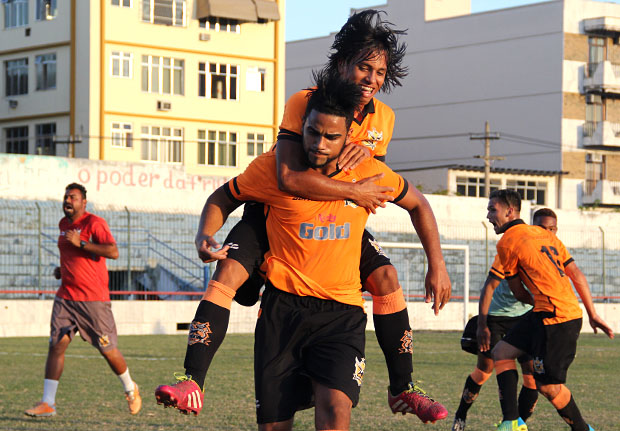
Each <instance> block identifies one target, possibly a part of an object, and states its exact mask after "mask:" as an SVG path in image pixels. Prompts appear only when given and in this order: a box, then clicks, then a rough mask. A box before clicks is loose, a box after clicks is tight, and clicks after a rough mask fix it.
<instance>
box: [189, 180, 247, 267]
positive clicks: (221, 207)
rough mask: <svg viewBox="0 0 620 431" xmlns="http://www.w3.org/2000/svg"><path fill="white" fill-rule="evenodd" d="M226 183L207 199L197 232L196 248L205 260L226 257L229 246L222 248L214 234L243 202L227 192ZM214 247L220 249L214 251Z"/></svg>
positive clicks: (200, 256) (199, 255) (209, 260)
mask: <svg viewBox="0 0 620 431" xmlns="http://www.w3.org/2000/svg"><path fill="white" fill-rule="evenodd" d="M226 187H228V184H224V185H223V186H221V187H220V188H218V189H217V190H216V191H214V192H213V193H212V194H211V196H209V198H208V199H207V202H206V203H205V206H204V207H203V209H202V214H201V215H200V222H199V224H198V232H197V233H196V240H195V244H196V250H197V251H198V257H199V258H200V260H202V261H203V262H205V263H207V262H212V261H214V260H221V259H226V256H227V250H228V248H229V247H228V246H224V247H223V248H220V247H221V246H220V244H218V242H217V241H216V240H215V238H213V235H215V234H216V233H217V231H219V230H220V228H221V227H222V226H223V225H224V223H225V222H226V220H227V219H228V216H229V215H230V213H232V212H233V211H234V210H235V209H236V208H237V207H239V206H240V205H241V202H237V201H233V200H231V199H230V197H229V196H228V194H226V189H225V188H226ZM212 248H215V249H219V250H215V251H213V250H212Z"/></svg>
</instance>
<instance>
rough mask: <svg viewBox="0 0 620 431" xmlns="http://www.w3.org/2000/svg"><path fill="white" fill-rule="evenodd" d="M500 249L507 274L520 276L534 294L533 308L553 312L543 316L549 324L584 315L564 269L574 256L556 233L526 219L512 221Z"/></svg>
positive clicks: (508, 277)
mask: <svg viewBox="0 0 620 431" xmlns="http://www.w3.org/2000/svg"><path fill="white" fill-rule="evenodd" d="M497 253H498V255H499V257H500V260H501V263H502V265H503V266H504V274H505V276H506V278H507V279H510V278H513V277H520V278H521V281H522V282H523V283H524V284H525V285H526V286H527V288H528V289H529V291H530V292H531V293H532V295H533V296H534V311H535V312H538V311H539V312H548V313H550V316H553V317H549V318H545V319H544V320H543V322H544V323H545V324H546V325H550V324H555V323H561V322H566V321H569V320H573V319H578V318H581V316H582V312H581V308H580V307H579V301H578V300H577V297H576V296H575V293H574V292H573V286H572V284H571V282H570V279H569V277H568V276H567V275H566V273H565V272H564V268H565V267H566V265H568V264H569V263H571V262H572V261H573V258H572V257H571V256H570V254H569V253H568V251H567V250H566V247H564V244H562V242H561V241H560V240H559V239H558V238H557V237H556V236H555V235H554V234H553V233H551V232H549V231H547V230H545V229H544V228H542V227H540V226H530V225H527V224H525V223H524V222H523V220H515V221H512V222H510V223H509V225H508V227H507V229H506V230H505V233H504V235H503V236H502V238H501V239H500V240H499V242H498V243H497Z"/></svg>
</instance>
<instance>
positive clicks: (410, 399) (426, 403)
mask: <svg viewBox="0 0 620 431" xmlns="http://www.w3.org/2000/svg"><path fill="white" fill-rule="evenodd" d="M388 404H389V406H390V408H391V409H392V413H394V414H396V413H398V412H400V413H402V414H406V413H413V414H415V415H416V416H417V417H419V418H420V420H421V421H422V422H424V423H427V422H432V423H435V422H436V421H438V420H440V419H445V418H446V417H447V416H448V410H446V408H445V407H444V406H443V405H441V404H440V403H438V402H437V401H435V400H433V399H432V398H431V397H429V396H428V395H426V392H425V391H424V390H423V389H422V388H420V387H419V386H418V385H416V384H414V383H409V389H407V390H404V391H402V392H401V393H400V394H398V395H396V396H392V394H391V393H390V390H389V388H388Z"/></svg>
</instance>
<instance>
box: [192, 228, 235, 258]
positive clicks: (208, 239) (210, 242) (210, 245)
mask: <svg viewBox="0 0 620 431" xmlns="http://www.w3.org/2000/svg"><path fill="white" fill-rule="evenodd" d="M229 248H230V246H228V245H225V246H224V247H222V246H221V245H220V244H219V243H218V242H217V241H216V240H215V238H213V237H212V236H208V235H201V236H199V237H196V250H197V251H198V258H199V259H200V260H202V261H203V262H204V263H209V262H213V261H214V260H223V259H226V256H228V249H229ZM212 249H216V250H215V251H213V250H212Z"/></svg>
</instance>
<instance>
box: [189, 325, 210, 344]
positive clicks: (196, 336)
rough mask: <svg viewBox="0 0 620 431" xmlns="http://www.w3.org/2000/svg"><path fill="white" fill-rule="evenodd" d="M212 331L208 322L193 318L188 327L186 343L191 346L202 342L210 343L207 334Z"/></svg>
mask: <svg viewBox="0 0 620 431" xmlns="http://www.w3.org/2000/svg"><path fill="white" fill-rule="evenodd" d="M212 333H213V331H211V325H210V323H209V322H205V323H201V322H196V321H195V320H194V321H193V322H192V324H191V325H190V328H189V339H188V340H187V344H188V345H190V346H191V345H193V344H197V343H202V344H204V345H205V346H208V345H209V344H210V343H211V340H210V339H209V334H212Z"/></svg>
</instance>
